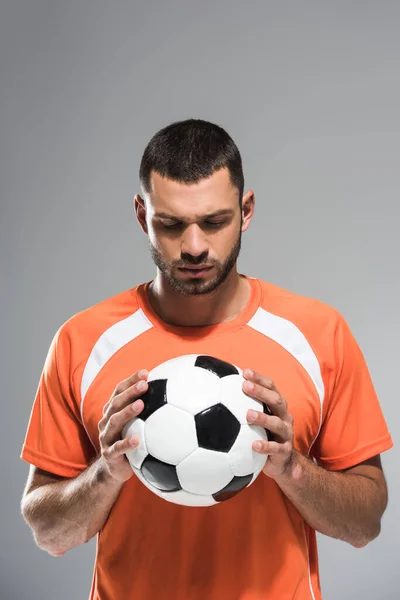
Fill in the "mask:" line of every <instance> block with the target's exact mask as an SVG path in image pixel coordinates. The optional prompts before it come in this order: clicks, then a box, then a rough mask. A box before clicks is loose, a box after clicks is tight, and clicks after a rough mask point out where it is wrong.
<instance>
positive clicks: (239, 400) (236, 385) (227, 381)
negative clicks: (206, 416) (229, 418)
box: [221, 375, 263, 425]
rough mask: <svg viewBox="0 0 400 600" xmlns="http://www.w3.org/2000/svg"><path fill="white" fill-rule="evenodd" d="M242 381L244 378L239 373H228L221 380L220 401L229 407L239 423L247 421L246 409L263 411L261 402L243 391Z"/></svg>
mask: <svg viewBox="0 0 400 600" xmlns="http://www.w3.org/2000/svg"><path fill="white" fill-rule="evenodd" d="M243 382H244V379H243V377H242V376H241V375H229V377H224V378H223V379H222V380H221V402H222V404H224V405H225V406H226V407H227V408H229V410H230V411H231V413H232V414H234V415H235V417H236V418H237V420H238V421H239V423H240V424H241V425H243V424H245V423H247V422H248V421H247V411H248V410H257V411H259V412H263V404H262V402H259V401H258V400H255V399H254V398H250V396H247V394H245V393H244V391H243V390H242V385H243Z"/></svg>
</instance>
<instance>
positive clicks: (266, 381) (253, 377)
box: [243, 369, 278, 391]
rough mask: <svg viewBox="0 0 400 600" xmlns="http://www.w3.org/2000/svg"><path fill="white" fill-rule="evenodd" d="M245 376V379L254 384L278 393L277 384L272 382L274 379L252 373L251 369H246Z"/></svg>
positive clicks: (255, 372)
mask: <svg viewBox="0 0 400 600" xmlns="http://www.w3.org/2000/svg"><path fill="white" fill-rule="evenodd" d="M243 376H244V378H245V379H248V380H249V381H253V383H258V384H260V385H262V386H263V387H266V388H268V389H270V390H275V391H278V390H277V389H276V386H275V383H274V382H273V381H272V379H270V378H269V377H266V376H265V375H261V374H260V373H257V371H252V370H251V369H244V371H243Z"/></svg>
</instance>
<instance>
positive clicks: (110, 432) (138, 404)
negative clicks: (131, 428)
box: [101, 399, 144, 447]
mask: <svg viewBox="0 0 400 600" xmlns="http://www.w3.org/2000/svg"><path fill="white" fill-rule="evenodd" d="M143 408H144V403H143V400H141V399H138V400H135V402H133V403H132V404H128V406H125V408H123V409H122V410H120V411H118V412H116V413H113V414H112V415H111V416H110V418H109V419H108V421H107V424H106V425H105V427H104V429H103V431H102V434H101V444H102V446H103V447H104V446H109V445H111V444H112V443H113V442H114V441H115V440H116V439H117V438H118V437H120V434H121V431H122V430H123V428H124V426H125V425H126V424H127V423H128V421H130V420H131V419H133V418H134V417H137V416H138V415H139V414H140V413H141V412H142V410H143Z"/></svg>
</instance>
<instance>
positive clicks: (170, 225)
mask: <svg viewBox="0 0 400 600" xmlns="http://www.w3.org/2000/svg"><path fill="white" fill-rule="evenodd" d="M163 227H165V229H178V228H179V227H182V223H179V222H178V223H163Z"/></svg>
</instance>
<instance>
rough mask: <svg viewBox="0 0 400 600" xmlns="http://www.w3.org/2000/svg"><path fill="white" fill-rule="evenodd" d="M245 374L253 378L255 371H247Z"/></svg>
mask: <svg viewBox="0 0 400 600" xmlns="http://www.w3.org/2000/svg"><path fill="white" fill-rule="evenodd" d="M245 373H246V375H248V376H249V377H253V376H254V371H252V370H251V369H245Z"/></svg>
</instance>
